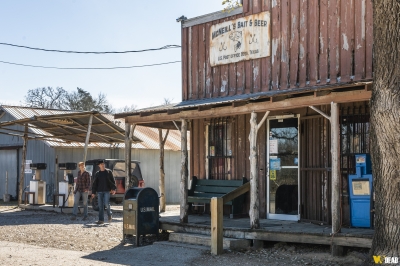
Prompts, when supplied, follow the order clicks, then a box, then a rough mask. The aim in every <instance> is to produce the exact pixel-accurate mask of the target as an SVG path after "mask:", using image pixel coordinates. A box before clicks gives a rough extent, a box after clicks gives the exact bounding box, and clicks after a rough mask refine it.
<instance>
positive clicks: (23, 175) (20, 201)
mask: <svg viewBox="0 0 400 266" xmlns="http://www.w3.org/2000/svg"><path fill="white" fill-rule="evenodd" d="M23 140H24V144H23V146H22V161H21V175H20V177H19V193H18V206H20V205H21V204H22V192H23V188H24V183H25V161H26V146H27V142H28V124H25V130H24V137H23Z"/></svg>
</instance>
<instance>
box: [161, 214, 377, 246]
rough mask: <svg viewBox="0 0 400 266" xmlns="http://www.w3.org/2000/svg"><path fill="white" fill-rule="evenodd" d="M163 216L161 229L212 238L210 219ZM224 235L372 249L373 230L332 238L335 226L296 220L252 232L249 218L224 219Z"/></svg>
mask: <svg viewBox="0 0 400 266" xmlns="http://www.w3.org/2000/svg"><path fill="white" fill-rule="evenodd" d="M169 215H170V216H167V215H166V214H164V215H162V217H161V218H160V228H161V229H163V230H169V231H174V232H184V233H192V234H200V235H208V236H211V216H210V215H208V214H203V215H189V219H188V220H189V222H188V223H180V220H179V213H177V212H176V213H174V214H172V215H171V214H169ZM223 225H224V227H223V236H224V237H229V238H237V239H249V240H263V241H277V242H291V243H305V244H321V245H337V246H347V247H360V248H371V244H372V236H373V233H374V230H373V229H366V228H341V230H340V233H337V234H335V235H334V236H333V237H332V233H331V232H332V226H330V225H326V224H313V223H304V222H294V221H282V220H271V219H260V229H253V230H252V229H250V221H249V218H238V219H230V218H228V217H226V216H224V218H223Z"/></svg>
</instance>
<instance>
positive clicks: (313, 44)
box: [307, 0, 319, 86]
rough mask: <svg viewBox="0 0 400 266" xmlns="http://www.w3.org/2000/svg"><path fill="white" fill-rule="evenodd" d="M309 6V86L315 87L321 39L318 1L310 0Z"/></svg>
mask: <svg viewBox="0 0 400 266" xmlns="http://www.w3.org/2000/svg"><path fill="white" fill-rule="evenodd" d="M308 2H309V6H308V14H309V16H308V18H309V19H308V30H307V31H308V36H309V42H308V62H309V71H308V72H309V82H310V83H309V84H310V86H314V85H315V84H316V83H317V80H318V52H319V49H318V42H319V41H318V39H319V31H318V28H319V19H318V2H319V1H318V0H309V1H308Z"/></svg>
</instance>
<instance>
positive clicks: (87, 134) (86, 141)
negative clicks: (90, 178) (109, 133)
mask: <svg viewBox="0 0 400 266" xmlns="http://www.w3.org/2000/svg"><path fill="white" fill-rule="evenodd" d="M92 121H93V115H90V118H89V125H88V131H87V133H86V140H85V152H84V154H83V162H86V156H87V148H88V145H89V139H90V131H91V130H92Z"/></svg>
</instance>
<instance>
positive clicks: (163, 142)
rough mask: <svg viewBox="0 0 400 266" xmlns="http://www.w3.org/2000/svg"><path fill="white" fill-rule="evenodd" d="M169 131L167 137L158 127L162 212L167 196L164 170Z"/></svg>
mask: <svg viewBox="0 0 400 266" xmlns="http://www.w3.org/2000/svg"><path fill="white" fill-rule="evenodd" d="M168 133H169V129H168V130H167V133H166V134H165V137H164V138H163V136H162V129H161V128H159V129H158V139H159V141H160V181H159V189H160V212H165V206H166V201H167V200H166V198H165V171H164V145H165V141H166V140H167V137H168Z"/></svg>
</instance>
